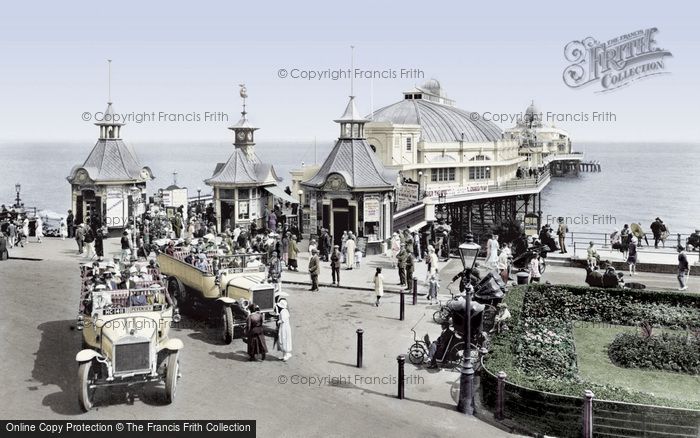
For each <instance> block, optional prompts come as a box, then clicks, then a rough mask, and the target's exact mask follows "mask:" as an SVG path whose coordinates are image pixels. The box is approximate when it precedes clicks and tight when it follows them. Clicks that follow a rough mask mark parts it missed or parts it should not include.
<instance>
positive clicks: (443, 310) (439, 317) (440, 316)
mask: <svg viewBox="0 0 700 438" xmlns="http://www.w3.org/2000/svg"><path fill="white" fill-rule="evenodd" d="M452 283H454V281H452V282H450V283H449V284H448V285H447V291H448V292H449V293H450V296H451V298H450V299H449V300H447V301H446V302H445V304H442V302H439V301H438V303H440V309H438V310H436V311H435V313H433V321H435V322H436V323H437V324H442V323H443V322H445V321H447V320H448V319H449V317H450V309H449V304H450V303H451V302H452V301H454V300H455V295H454V294H453V293H452V289H451V288H450V286H451V285H452Z"/></svg>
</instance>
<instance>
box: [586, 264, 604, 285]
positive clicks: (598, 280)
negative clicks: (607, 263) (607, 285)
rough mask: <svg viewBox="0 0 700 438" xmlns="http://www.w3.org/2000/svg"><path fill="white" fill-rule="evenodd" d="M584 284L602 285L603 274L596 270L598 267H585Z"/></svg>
mask: <svg viewBox="0 0 700 438" xmlns="http://www.w3.org/2000/svg"><path fill="white" fill-rule="evenodd" d="M586 284H588V285H589V286H591V287H603V274H601V273H600V272H599V271H598V268H597V267H596V268H591V267H590V266H589V267H587V268H586Z"/></svg>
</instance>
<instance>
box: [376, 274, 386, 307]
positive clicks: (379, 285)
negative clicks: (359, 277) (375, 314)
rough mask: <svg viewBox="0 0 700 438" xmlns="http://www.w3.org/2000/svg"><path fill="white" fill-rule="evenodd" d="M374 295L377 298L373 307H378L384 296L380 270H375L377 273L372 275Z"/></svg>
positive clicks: (382, 277)
mask: <svg viewBox="0 0 700 438" xmlns="http://www.w3.org/2000/svg"><path fill="white" fill-rule="evenodd" d="M374 294H375V295H376V296H377V301H376V302H375V303H374V305H375V306H376V307H379V300H380V299H381V298H382V296H383V295H384V276H383V275H382V268H377V272H375V274H374Z"/></svg>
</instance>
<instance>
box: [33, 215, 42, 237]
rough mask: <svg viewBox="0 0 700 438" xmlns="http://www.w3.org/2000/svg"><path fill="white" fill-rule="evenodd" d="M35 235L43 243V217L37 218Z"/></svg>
mask: <svg viewBox="0 0 700 438" xmlns="http://www.w3.org/2000/svg"><path fill="white" fill-rule="evenodd" d="M34 235H35V236H36V240H37V242H39V243H41V238H42V237H44V221H42V220H41V217H39V216H37V218H36V229H35V230H34Z"/></svg>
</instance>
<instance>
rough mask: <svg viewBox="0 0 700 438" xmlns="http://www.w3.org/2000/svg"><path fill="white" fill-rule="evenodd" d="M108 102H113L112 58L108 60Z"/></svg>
mask: <svg viewBox="0 0 700 438" xmlns="http://www.w3.org/2000/svg"><path fill="white" fill-rule="evenodd" d="M107 71H108V73H107V84H108V85H107V102H109V103H112V60H111V59H108V60H107Z"/></svg>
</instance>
